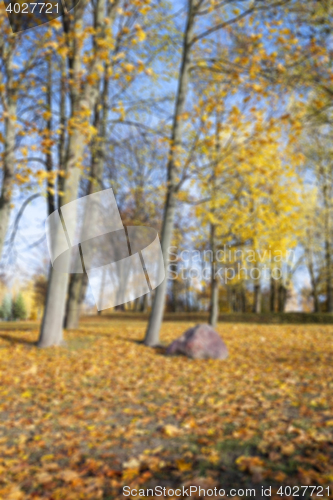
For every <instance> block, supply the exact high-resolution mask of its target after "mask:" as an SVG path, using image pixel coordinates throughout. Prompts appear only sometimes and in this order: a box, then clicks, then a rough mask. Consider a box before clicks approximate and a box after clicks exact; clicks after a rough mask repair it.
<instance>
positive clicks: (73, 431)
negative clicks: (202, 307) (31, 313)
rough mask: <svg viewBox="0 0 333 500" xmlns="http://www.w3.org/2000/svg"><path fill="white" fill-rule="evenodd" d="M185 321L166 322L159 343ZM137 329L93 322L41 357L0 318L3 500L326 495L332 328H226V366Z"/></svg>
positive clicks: (332, 405)
mask: <svg viewBox="0 0 333 500" xmlns="http://www.w3.org/2000/svg"><path fill="white" fill-rule="evenodd" d="M188 326H190V324H185V323H171V322H169V323H165V324H164V325H163V329H162V335H161V338H162V341H163V342H165V343H167V342H170V341H171V340H173V339H174V338H176V337H177V336H179V335H180V334H181V333H182V332H183V331H184V329H185V328H187V327H188ZM144 330H145V323H143V322H130V321H126V322H125V321H118V320H116V321H115V320H113V321H105V320H101V321H100V322H97V320H90V321H86V322H84V323H83V324H82V326H81V328H80V330H79V331H76V332H70V333H68V334H67V336H66V338H67V340H68V343H67V346H66V347H61V348H53V349H46V350H38V349H37V348H35V347H34V344H33V343H34V341H35V340H36V339H37V335H38V325H37V324H28V323H25V324H19V323H16V324H14V325H9V324H5V323H2V324H0V388H1V397H0V416H1V423H0V498H1V499H3V500H20V499H34V500H37V499H50V500H51V499H52V500H70V499H73V500H79V499H93V500H97V499H99V498H102V499H111V498H125V497H124V496H123V495H122V487H123V486H124V485H129V486H131V488H137V489H139V488H147V487H153V486H155V485H159V486H163V487H164V486H165V487H170V488H172V487H174V488H175V487H177V488H178V487H181V486H183V485H196V484H197V485H201V486H202V487H207V488H208V487H210V488H214V487H215V486H218V487H223V488H224V489H225V490H226V491H227V492H228V490H229V489H230V488H250V487H254V488H256V491H257V492H258V493H257V496H256V498H260V496H261V495H260V490H261V486H262V485H265V486H272V488H273V497H275V498H283V496H281V495H277V493H276V491H277V489H278V488H279V486H280V485H289V486H293V485H298V486H301V485H322V486H325V487H326V486H328V485H330V486H331V493H332V491H333V489H332V488H333V432H332V431H333V397H332V393H333V356H332V354H333V343H332V340H333V329H332V326H330V325H326V326H316V325H313V326H311V325H310V326H309V325H307V326H302V325H297V326H282V325H253V324H252V325H249V324H237V325H233V324H227V323H224V324H221V325H220V326H219V329H218V330H219V333H220V334H221V335H222V337H223V338H224V340H225V341H226V343H227V346H228V348H229V353H230V357H229V359H227V360H226V361H212V360H211V361H205V360H188V359H186V358H183V357H173V358H170V357H166V356H164V354H163V349H159V350H158V349H149V348H146V347H144V346H143V345H142V344H140V342H139V341H140V340H141V339H142V338H143V334H144ZM274 491H275V493H274ZM319 491H320V490H318V492H319ZM300 496H302V493H300ZM306 496H308V492H306V493H305V497H306ZM323 497H324V498H325V497H326V498H327V497H328V494H327V490H324V492H323ZM323 497H321V498H323ZM127 498H128V497H127ZM136 498H138V497H136ZM234 498H237V497H234ZM303 498H304V497H303Z"/></svg>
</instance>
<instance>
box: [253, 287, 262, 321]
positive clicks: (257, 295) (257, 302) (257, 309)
mask: <svg viewBox="0 0 333 500" xmlns="http://www.w3.org/2000/svg"><path fill="white" fill-rule="evenodd" d="M252 311H253V312H254V313H256V314H260V313H261V286H260V283H256V284H255V285H254V300H253V309H252Z"/></svg>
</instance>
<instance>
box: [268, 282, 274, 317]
mask: <svg viewBox="0 0 333 500" xmlns="http://www.w3.org/2000/svg"><path fill="white" fill-rule="evenodd" d="M269 310H270V312H271V313H274V312H275V280H274V278H273V276H272V273H271V280H270V294H269Z"/></svg>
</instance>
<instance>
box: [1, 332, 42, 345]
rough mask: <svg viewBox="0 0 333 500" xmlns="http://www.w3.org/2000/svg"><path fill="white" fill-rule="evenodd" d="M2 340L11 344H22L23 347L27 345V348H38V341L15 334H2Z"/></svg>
mask: <svg viewBox="0 0 333 500" xmlns="http://www.w3.org/2000/svg"><path fill="white" fill-rule="evenodd" d="M0 339H2V340H5V341H6V342H9V343H10V344H21V345H27V346H31V347H32V346H36V345H37V341H36V340H31V339H28V338H25V337H18V336H16V335H15V334H13V335H9V334H8V333H0Z"/></svg>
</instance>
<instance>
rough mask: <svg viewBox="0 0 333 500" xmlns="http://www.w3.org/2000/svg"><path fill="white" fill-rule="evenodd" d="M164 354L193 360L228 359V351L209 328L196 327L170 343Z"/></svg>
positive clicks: (219, 338) (216, 334)
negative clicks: (183, 356) (182, 356)
mask: <svg viewBox="0 0 333 500" xmlns="http://www.w3.org/2000/svg"><path fill="white" fill-rule="evenodd" d="M166 354H168V355H172V354H184V355H185V356H188V357H189V358H195V359H204V358H206V359H207V358H211V359H225V358H227V357H228V349H227V347H226V345H225V343H224V342H223V340H222V339H221V337H220V336H219V334H218V333H217V332H216V331H215V330H214V329H213V328H212V327H211V326H209V325H196V326H194V327H192V328H189V329H188V330H186V332H185V333H183V335H182V336H181V337H179V339H176V340H175V341H174V342H172V344H170V345H169V347H168V348H167V350H166Z"/></svg>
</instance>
